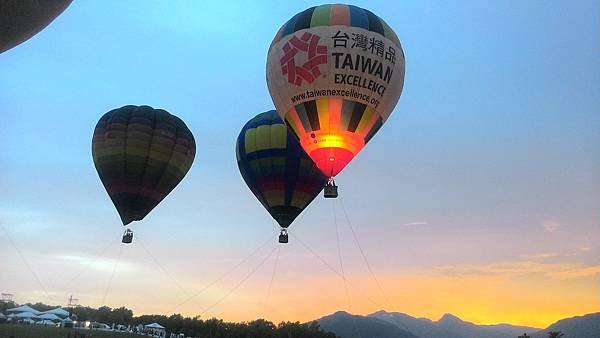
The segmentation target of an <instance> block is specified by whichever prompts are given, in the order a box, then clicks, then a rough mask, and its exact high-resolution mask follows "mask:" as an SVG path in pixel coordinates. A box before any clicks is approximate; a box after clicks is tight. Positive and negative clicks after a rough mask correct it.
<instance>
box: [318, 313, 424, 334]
mask: <svg viewBox="0 0 600 338" xmlns="http://www.w3.org/2000/svg"><path fill="white" fill-rule="evenodd" d="M317 322H318V323H319V326H320V327H321V329H322V330H325V331H329V332H333V333H335V334H336V335H338V336H340V337H341V338H366V337H368V338H419V337H417V336H415V335H414V334H412V333H410V332H407V331H405V330H403V329H400V328H399V327H397V326H396V325H393V324H390V323H388V322H385V321H383V320H380V319H377V318H370V317H363V316H356V315H351V314H349V313H347V312H344V311H338V312H336V313H334V314H332V315H329V316H325V317H323V318H321V319H318V320H317Z"/></svg>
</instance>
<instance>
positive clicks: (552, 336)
mask: <svg viewBox="0 0 600 338" xmlns="http://www.w3.org/2000/svg"><path fill="white" fill-rule="evenodd" d="M564 335H565V334H564V333H562V332H560V331H550V332H548V338H560V337H563V336H564Z"/></svg>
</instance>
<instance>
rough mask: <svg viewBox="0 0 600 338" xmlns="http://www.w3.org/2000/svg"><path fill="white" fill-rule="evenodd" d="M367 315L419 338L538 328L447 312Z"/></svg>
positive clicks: (508, 337) (491, 337) (507, 334)
mask: <svg viewBox="0 0 600 338" xmlns="http://www.w3.org/2000/svg"><path fill="white" fill-rule="evenodd" d="M369 317H371V318H377V319H381V320H383V321H386V322H388V323H390V324H394V325H396V326H397V327H399V328H401V329H404V330H407V331H410V332H412V333H413V334H415V335H417V336H419V337H421V338H480V337H486V338H514V337H517V336H519V335H521V334H523V333H525V332H526V333H528V334H531V333H533V332H536V331H538V330H539V328H532V327H525V326H514V325H509V324H497V325H476V324H473V323H470V322H466V321H463V320H462V319H460V318H458V317H456V316H454V315H452V314H449V313H447V314H445V315H443V316H442V318H440V320H438V321H432V320H430V319H427V318H414V317H412V316H409V315H407V314H404V313H398V312H386V311H378V312H375V313H373V314H370V315H369Z"/></svg>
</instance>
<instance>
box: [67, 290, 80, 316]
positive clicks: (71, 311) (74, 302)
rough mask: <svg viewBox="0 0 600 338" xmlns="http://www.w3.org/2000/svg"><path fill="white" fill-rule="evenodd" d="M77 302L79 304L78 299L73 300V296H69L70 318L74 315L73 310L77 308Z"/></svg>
mask: <svg viewBox="0 0 600 338" xmlns="http://www.w3.org/2000/svg"><path fill="white" fill-rule="evenodd" d="M77 302H79V299H78V298H73V295H70V296H69V318H70V317H71V316H72V315H73V308H74V307H75V306H77Z"/></svg>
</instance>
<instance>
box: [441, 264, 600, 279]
mask: <svg viewBox="0 0 600 338" xmlns="http://www.w3.org/2000/svg"><path fill="white" fill-rule="evenodd" d="M435 270H436V271H437V272H439V273H441V274H443V275H446V276H450V277H471V276H489V277H504V278H512V277H518V276H524V275H541V276H544V277H546V278H551V279H559V280H565V279H573V278H582V277H591V276H595V275H597V274H600V265H591V266H586V265H583V264H581V263H573V262H563V263H547V262H543V261H539V260H522V261H512V262H510V261H507V262H497V263H491V264H485V265H443V266H437V267H435Z"/></svg>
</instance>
